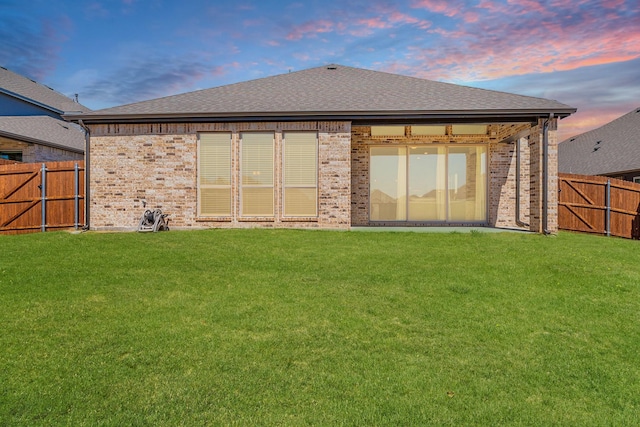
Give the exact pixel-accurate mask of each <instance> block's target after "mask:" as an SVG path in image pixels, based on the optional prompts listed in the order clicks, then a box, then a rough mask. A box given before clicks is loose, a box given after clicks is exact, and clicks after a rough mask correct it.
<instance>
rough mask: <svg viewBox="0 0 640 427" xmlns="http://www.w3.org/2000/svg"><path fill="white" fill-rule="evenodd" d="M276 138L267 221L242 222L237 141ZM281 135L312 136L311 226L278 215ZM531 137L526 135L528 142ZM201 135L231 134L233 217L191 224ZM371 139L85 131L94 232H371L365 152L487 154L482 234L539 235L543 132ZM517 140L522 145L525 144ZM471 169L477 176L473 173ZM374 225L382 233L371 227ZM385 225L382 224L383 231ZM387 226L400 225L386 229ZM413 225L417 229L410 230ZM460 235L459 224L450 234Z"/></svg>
mask: <svg viewBox="0 0 640 427" xmlns="http://www.w3.org/2000/svg"><path fill="white" fill-rule="evenodd" d="M551 125H552V126H551V127H550V131H549V176H550V179H549V183H548V184H549V200H548V206H549V218H548V224H547V228H548V230H549V231H550V232H552V233H553V232H556V231H557V140H556V135H555V126H556V122H555V121H552V123H551ZM251 131H259V132H265V131H268V132H273V133H274V138H275V165H274V166H275V181H274V194H275V197H274V210H275V215H274V217H272V218H242V217H240V216H239V214H238V213H239V212H240V200H239V199H240V198H239V189H238V185H239V179H240V166H239V158H240V135H241V133H242V132H251ZM286 131H315V132H317V134H318V216H317V218H284V217H283V215H282V192H283V182H282V141H283V139H282V138H283V133H284V132H286ZM529 131H531V132H530V135H529ZM198 132H231V135H232V152H233V154H232V171H234V173H233V178H232V185H231V187H232V194H233V199H232V201H233V209H232V210H233V212H234V213H233V215H232V216H231V217H227V218H203V217H199V216H198V205H197V203H198V201H197V190H198V188H197V173H198V171H197V139H198ZM450 133H451V132H450V127H449V128H448V134H447V135H444V136H433V137H432V136H428V137H424V136H422V137H417V136H416V137H414V136H411V128H410V127H407V128H406V135H408V136H405V137H401V138H381V137H372V136H371V128H370V127H369V126H351V124H350V122H259V123H183V124H180V123H176V124H120V125H91V163H90V167H91V173H90V179H91V192H90V201H89V203H90V209H91V228H92V229H97V230H101V229H111V230H134V229H135V228H136V227H137V224H138V221H139V218H140V216H141V214H142V212H143V211H144V208H143V206H142V200H146V202H147V208H148V209H154V208H161V209H162V210H163V212H164V213H168V214H169V215H170V217H169V218H170V221H171V222H170V226H171V227H172V228H208V227H225V228H231V227H233V228H238V227H291V228H334V229H348V228H349V227H350V226H367V225H372V224H371V223H370V222H369V150H370V147H371V146H372V145H376V146H380V145H421V144H474V145H478V144H480V145H486V146H487V156H488V178H487V209H488V211H487V221H486V223H485V225H488V226H493V227H501V228H516V229H523V230H531V231H537V232H541V231H542V223H541V218H542V217H541V213H542V198H541V197H542V196H541V195H542V187H541V186H542V168H541V165H542V163H541V162H542V152H541V149H540V147H541V144H542V123H539V124H538V125H537V126H534V127H533V128H532V127H531V126H530V125H528V124H514V125H511V124H494V125H490V126H489V129H488V133H487V135H468V136H452V135H450ZM522 135H524V136H522ZM518 138H520V141H521V146H520V156H521V164H520V166H521V168H520V185H519V186H520V191H519V198H520V209H519V217H516V206H515V203H516V199H517V197H516V194H517V187H518V184H517V179H516V149H517V140H518ZM473 167H475V166H473ZM377 225H380V224H377ZM383 225H385V224H383ZM388 225H398V223H390V224H388ZM415 225H420V224H415ZM455 225H464V224H455Z"/></svg>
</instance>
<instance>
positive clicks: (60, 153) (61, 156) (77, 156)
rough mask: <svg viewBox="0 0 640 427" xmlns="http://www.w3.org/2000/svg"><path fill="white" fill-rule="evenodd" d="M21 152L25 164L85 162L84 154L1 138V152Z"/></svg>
mask: <svg viewBox="0 0 640 427" xmlns="http://www.w3.org/2000/svg"><path fill="white" fill-rule="evenodd" d="M4 150H7V151H21V152H22V162H23V163H40V162H63V161H66V160H84V154H82V153H76V152H74V151H68V150H63V149H60V148H53V147H49V146H46V145H39V144H31V143H27V142H23V141H16V140H15V139H10V138H6V137H1V136H0V151H4Z"/></svg>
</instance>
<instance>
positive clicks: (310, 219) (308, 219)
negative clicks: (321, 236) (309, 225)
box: [280, 216, 318, 222]
mask: <svg viewBox="0 0 640 427" xmlns="http://www.w3.org/2000/svg"><path fill="white" fill-rule="evenodd" d="M280 221H282V222H318V217H316V216H314V217H306V216H305V217H302V216H301V217H292V216H290V217H286V218H281V219H280Z"/></svg>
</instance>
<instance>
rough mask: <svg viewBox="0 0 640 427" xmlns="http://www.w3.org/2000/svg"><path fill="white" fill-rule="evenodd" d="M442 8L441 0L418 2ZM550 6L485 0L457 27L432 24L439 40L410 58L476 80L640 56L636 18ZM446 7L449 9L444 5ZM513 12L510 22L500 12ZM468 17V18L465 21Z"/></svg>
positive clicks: (449, 75)
mask: <svg viewBox="0 0 640 427" xmlns="http://www.w3.org/2000/svg"><path fill="white" fill-rule="evenodd" d="M427 3H428V4H431V5H432V6H433V5H435V6H433V7H435V8H438V7H441V8H444V7H445V5H444V2H441V1H440V0H421V1H420V4H423V5H424V4H427ZM581 6H583V5H582V3H581V1H579V0H578V1H576V2H572V3H570V4H567V5H566V6H565V7H564V8H562V6H558V8H557V9H555V10H554V9H547V8H544V7H542V6H541V5H540V4H539V2H535V1H532V0H518V1H515V0H510V1H508V2H507V3H496V2H492V1H490V0H483V1H482V2H481V3H479V4H478V9H477V10H476V11H473V10H472V11H470V12H466V13H476V14H478V16H466V15H463V16H462V17H461V18H462V19H459V24H458V25H457V26H456V27H455V28H453V29H445V28H442V27H440V28H433V29H430V30H428V33H429V34H431V35H433V36H434V37H438V39H439V40H440V41H439V42H434V43H430V46H429V47H419V46H416V47H414V48H413V49H411V50H410V51H409V55H408V59H409V60H410V61H411V62H413V63H415V64H425V65H426V67H425V66H423V67H420V65H418V67H420V68H421V71H420V73H421V74H420V75H421V76H424V77H427V74H428V75H429V76H434V75H435V76H438V78H439V79H448V80H457V81H472V80H484V79H495V78H500V77H505V76H512V75H518V74H528V73H542V72H552V71H564V70H571V69H575V68H579V67H585V66H590V65H598V64H607V63H612V62H619V61H628V60H631V59H634V58H638V57H640V26H638V19H637V18H636V19H635V22H634V19H628V17H627V16H621V15H617V14H615V13H614V12H609V13H608V14H607V15H606V16H609V18H607V19H603V16H602V10H601V9H593V8H592V7H590V6H583V7H582V9H580V7H581ZM442 10H445V9H442ZM504 14H506V15H508V16H511V17H513V18H512V20H511V22H510V25H504V26H499V25H498V23H499V22H504V20H503V19H499V18H501V16H498V15H504ZM463 21H464V22H463ZM431 46H434V47H431Z"/></svg>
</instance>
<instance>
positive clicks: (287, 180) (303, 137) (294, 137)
mask: <svg viewBox="0 0 640 427" xmlns="http://www.w3.org/2000/svg"><path fill="white" fill-rule="evenodd" d="M317 215H318V138H317V135H316V134H315V133H313V132H286V133H285V135H284V216H286V217H315V216H317Z"/></svg>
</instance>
